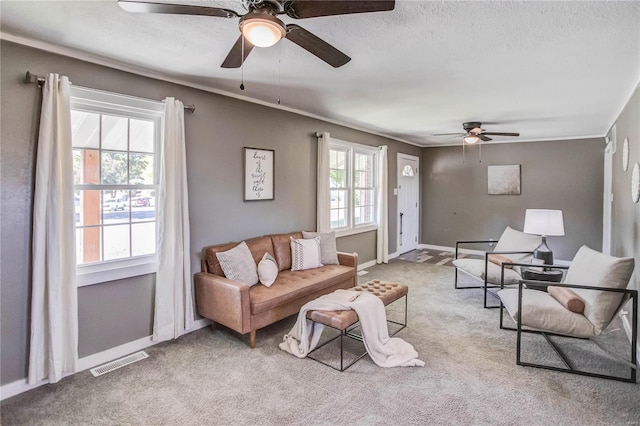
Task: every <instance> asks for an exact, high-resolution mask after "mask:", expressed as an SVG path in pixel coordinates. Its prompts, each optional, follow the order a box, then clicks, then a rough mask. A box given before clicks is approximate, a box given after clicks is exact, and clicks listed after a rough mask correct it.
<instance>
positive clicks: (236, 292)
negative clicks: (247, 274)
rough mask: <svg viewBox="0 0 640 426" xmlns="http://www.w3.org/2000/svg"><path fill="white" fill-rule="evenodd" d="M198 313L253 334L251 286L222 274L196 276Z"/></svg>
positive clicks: (237, 329) (241, 331)
mask: <svg viewBox="0 0 640 426" xmlns="http://www.w3.org/2000/svg"><path fill="white" fill-rule="evenodd" d="M194 281H195V290H196V306H197V309H198V313H199V314H200V315H202V316H203V317H205V318H209V319H210V320H212V321H214V322H218V323H220V324H222V325H225V326H227V327H229V328H231V329H233V330H235V331H237V332H238V333H242V334H245V333H248V332H249V331H251V320H250V318H251V305H250V303H249V302H250V299H249V286H248V285H247V284H245V283H241V282H238V281H234V280H230V279H228V278H225V277H221V276H220V275H215V274H210V273H207V272H198V273H197V274H195V275H194Z"/></svg>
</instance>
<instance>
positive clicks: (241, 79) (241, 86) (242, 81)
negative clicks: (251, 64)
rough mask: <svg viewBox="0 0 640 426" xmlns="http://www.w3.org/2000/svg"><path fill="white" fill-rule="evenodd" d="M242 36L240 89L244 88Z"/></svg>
mask: <svg viewBox="0 0 640 426" xmlns="http://www.w3.org/2000/svg"><path fill="white" fill-rule="evenodd" d="M240 37H241V38H242V62H241V63H240V90H244V35H243V36H240Z"/></svg>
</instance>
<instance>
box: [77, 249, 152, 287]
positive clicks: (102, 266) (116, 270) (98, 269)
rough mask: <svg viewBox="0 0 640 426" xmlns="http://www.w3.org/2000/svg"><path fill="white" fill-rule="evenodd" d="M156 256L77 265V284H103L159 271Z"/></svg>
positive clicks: (81, 285)
mask: <svg viewBox="0 0 640 426" xmlns="http://www.w3.org/2000/svg"><path fill="white" fill-rule="evenodd" d="M157 270H158V264H157V261H156V256H155V255H154V256H141V257H136V258H131V259H125V260H114V261H111V262H102V263H96V264H93V265H81V266H78V267H76V286H77V287H84V286H88V285H94V284H101V283H105V282H109V281H115V280H121V279H125V278H131V277H137V276H140V275H148V274H153V273H155V272H157Z"/></svg>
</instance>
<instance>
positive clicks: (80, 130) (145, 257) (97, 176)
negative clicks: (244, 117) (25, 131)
mask: <svg viewBox="0 0 640 426" xmlns="http://www.w3.org/2000/svg"><path fill="white" fill-rule="evenodd" d="M162 111H163V107H162V103H160V102H152V101H144V100H140V99H135V98H129V97H126V96H121V95H115V94H108V93H104V92H98V91H92V90H89V89H81V88H74V89H73V90H72V96H71V131H72V146H73V172H74V191H75V224H76V264H77V267H78V283H79V285H85V284H95V283H97V282H103V281H109V280H112V279H119V278H124V277H128V276H133V275H139V274H143V273H149V272H154V271H155V254H156V193H157V192H158V175H157V173H158V167H157V156H156V152H157V149H158V147H159V142H160V137H161V132H162V130H161V122H162ZM141 265H146V266H142V267H141ZM114 270H116V271H118V272H115V273H114V272H113V271H114ZM105 272H107V273H105Z"/></svg>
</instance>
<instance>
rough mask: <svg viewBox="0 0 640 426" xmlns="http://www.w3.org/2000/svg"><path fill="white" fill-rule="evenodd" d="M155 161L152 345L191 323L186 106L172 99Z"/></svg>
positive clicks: (167, 106)
mask: <svg viewBox="0 0 640 426" xmlns="http://www.w3.org/2000/svg"><path fill="white" fill-rule="evenodd" d="M159 157H160V161H159V163H160V191H159V196H158V242H157V243H158V244H157V247H158V272H157V273H156V297H155V312H154V320H153V340H154V341H156V342H161V341H164V340H169V339H174V338H176V337H179V336H181V335H183V334H185V333H186V332H187V331H189V330H190V329H191V328H193V322H194V318H193V291H192V283H191V267H190V262H191V260H190V255H189V253H190V241H189V199H188V194H187V168H186V152H185V136H184V105H183V104H182V102H181V101H179V100H176V99H174V98H167V99H165V109H164V137H163V142H162V147H161V149H160V152H159Z"/></svg>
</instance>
